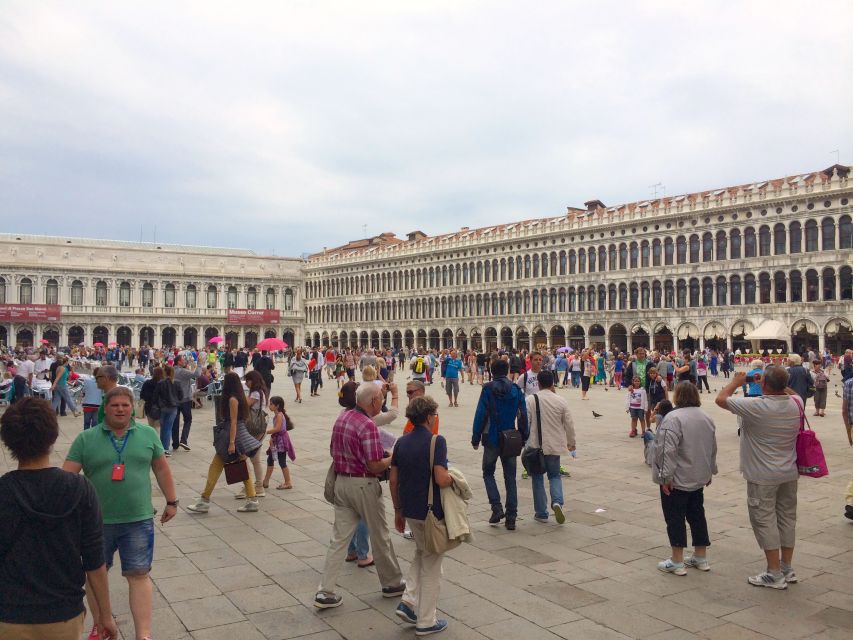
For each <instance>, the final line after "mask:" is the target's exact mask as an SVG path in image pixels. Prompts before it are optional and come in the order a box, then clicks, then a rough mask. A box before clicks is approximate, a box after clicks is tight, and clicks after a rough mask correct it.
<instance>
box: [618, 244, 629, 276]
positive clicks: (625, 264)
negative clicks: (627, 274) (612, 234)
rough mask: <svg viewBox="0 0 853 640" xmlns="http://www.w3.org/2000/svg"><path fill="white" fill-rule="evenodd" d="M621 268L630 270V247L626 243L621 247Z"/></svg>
mask: <svg viewBox="0 0 853 640" xmlns="http://www.w3.org/2000/svg"><path fill="white" fill-rule="evenodd" d="M619 268H620V269H623V270H624V269H627V268H628V245H626V244H625V243H624V242H623V243H622V244H620V245H619Z"/></svg>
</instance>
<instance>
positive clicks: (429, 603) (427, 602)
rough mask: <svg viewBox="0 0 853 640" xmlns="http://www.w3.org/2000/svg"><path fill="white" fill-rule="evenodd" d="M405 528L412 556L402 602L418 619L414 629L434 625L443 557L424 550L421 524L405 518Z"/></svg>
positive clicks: (422, 522) (422, 526) (419, 521)
mask: <svg viewBox="0 0 853 640" xmlns="http://www.w3.org/2000/svg"><path fill="white" fill-rule="evenodd" d="M406 523H407V524H408V525H409V529H411V530H412V533H413V534H414V536H415V546H416V547H417V549H416V550H415V557H414V558H412V564H411V565H410V566H409V572H408V573H407V574H406V592H405V593H404V594H403V602H405V603H406V604H407V605H408V606H409V607H411V609H412V611H414V612H415V614H416V615H417V616H418V625H417V627H418V629H425V628H427V627H431V626H433V625H434V624H435V621H436V619H435V610H436V608H437V607H438V592H439V590H440V588H441V561H442V560H443V559H444V554H443V553H441V554H435V553H430V552H428V551H426V550H425V549H424V546H425V545H424V521H423V520H412V519H411V518H406Z"/></svg>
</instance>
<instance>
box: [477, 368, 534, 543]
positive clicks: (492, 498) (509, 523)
mask: <svg viewBox="0 0 853 640" xmlns="http://www.w3.org/2000/svg"><path fill="white" fill-rule="evenodd" d="M491 372H492V381H491V382H488V383H486V384H485V385H484V386H483V390H482V392H481V393H480V401H479V402H478V403H477V412H476V413H475V414H474V433H473V435H472V436H471V445H472V446H473V447H474V449H475V450H476V449H478V448H479V447H480V443H481V442H482V443H483V482H484V483H485V484H486V494H487V495H488V496H489V503H490V504H491V505H492V517H491V518H489V524H498V523H499V522H500V521H501V520H503V519H504V517H506V522H505V523H504V526H505V527H506V528H507V529H508V530H510V531H514V530H515V519H516V516H517V513H518V490H517V488H516V484H515V467H516V457H515V456H502V455H501V453H500V438H499V432H501V431H505V430H507V429H515V428H516V424H518V430H519V431H520V432H521V437H522V438H523V439H524V440H525V441H526V440H527V437H528V435H529V434H530V431H529V429H528V425H527V405H526V404H525V402H524V392H523V391H522V390H521V389H520V388H519V387H518V385H515V384H513V383H512V382H511V381H510V379H509V378H507V374H508V373H509V363H507V362H506V361H505V360H495V361H494V362H493V363H492V365H491ZM498 458H500V460H501V466H502V467H503V473H504V486H505V487H506V513H504V509H503V507H502V506H501V494H500V492H499V491H498V484H497V482H495V468H496V466H497V462H498Z"/></svg>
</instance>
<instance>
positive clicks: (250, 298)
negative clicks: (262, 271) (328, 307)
mask: <svg viewBox="0 0 853 640" xmlns="http://www.w3.org/2000/svg"><path fill="white" fill-rule="evenodd" d="M327 295H328V293H327ZM246 308H247V309H257V308H258V290H257V289H255V287H249V288H248V289H246Z"/></svg>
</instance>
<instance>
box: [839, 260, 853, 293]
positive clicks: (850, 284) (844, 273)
mask: <svg viewBox="0 0 853 640" xmlns="http://www.w3.org/2000/svg"><path fill="white" fill-rule="evenodd" d="M838 276H839V279H840V280H841V283H840V284H841V290H840V291H839V296H838V299H839V300H853V268H851V267H841V271H839V273H838Z"/></svg>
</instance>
